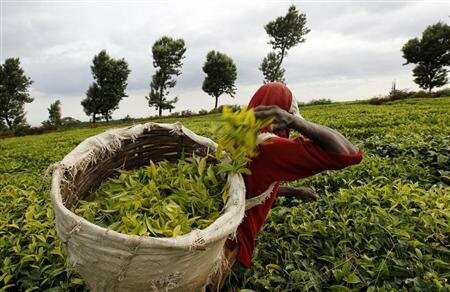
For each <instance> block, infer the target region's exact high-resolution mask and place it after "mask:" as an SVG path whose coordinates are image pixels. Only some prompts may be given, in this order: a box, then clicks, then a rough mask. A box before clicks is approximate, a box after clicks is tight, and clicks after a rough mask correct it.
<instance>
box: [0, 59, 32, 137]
mask: <svg viewBox="0 0 450 292" xmlns="http://www.w3.org/2000/svg"><path fill="white" fill-rule="evenodd" d="M32 83H33V81H32V80H31V79H30V78H29V77H27V76H26V75H25V72H24V71H23V69H22V68H21V67H20V60H19V58H8V59H6V60H5V63H4V64H0V121H2V123H3V124H6V125H7V126H8V128H9V129H10V130H14V129H15V128H16V127H17V126H20V125H25V124H26V119H25V109H24V105H25V103H30V102H32V101H33V98H31V97H30V94H29V92H28V88H29V87H30V85H31V84H32Z"/></svg>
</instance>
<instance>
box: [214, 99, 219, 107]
mask: <svg viewBox="0 0 450 292" xmlns="http://www.w3.org/2000/svg"><path fill="white" fill-rule="evenodd" d="M215 98H216V104H215V105H214V109H217V101H218V99H219V97H218V96H216V97H215Z"/></svg>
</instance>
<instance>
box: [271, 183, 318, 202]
mask: <svg viewBox="0 0 450 292" xmlns="http://www.w3.org/2000/svg"><path fill="white" fill-rule="evenodd" d="M278 196H283V197H293V198H297V199H299V200H302V201H317V199H318V198H319V196H318V195H317V194H316V192H315V191H314V190H313V189H311V188H308V187H299V188H292V187H285V186H281V187H280V188H279V189H278Z"/></svg>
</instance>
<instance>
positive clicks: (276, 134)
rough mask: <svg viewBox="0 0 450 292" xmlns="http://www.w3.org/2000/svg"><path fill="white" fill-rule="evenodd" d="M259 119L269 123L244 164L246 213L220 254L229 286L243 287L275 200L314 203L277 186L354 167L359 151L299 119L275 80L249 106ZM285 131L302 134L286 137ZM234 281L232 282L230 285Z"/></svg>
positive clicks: (305, 194) (303, 192) (308, 195)
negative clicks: (226, 265)
mask: <svg viewBox="0 0 450 292" xmlns="http://www.w3.org/2000/svg"><path fill="white" fill-rule="evenodd" d="M248 108H254V111H255V116H256V117H257V118H260V119H265V118H269V117H272V118H274V122H273V123H272V125H270V126H269V127H268V128H266V129H262V131H261V132H262V134H260V141H261V143H260V144H259V145H258V153H259V154H258V156H256V157H255V158H253V159H252V161H251V162H250V164H249V165H248V168H249V170H250V171H251V174H250V175H246V176H244V181H245V186H246V199H247V202H246V211H245V216H244V219H243V221H242V222H241V224H240V225H239V227H238V230H237V233H236V237H235V238H230V239H228V240H227V242H226V248H225V254H226V257H227V260H228V262H229V265H230V266H231V267H232V268H231V276H230V278H229V281H231V285H230V283H228V284H227V286H231V287H233V286H234V285H239V284H240V283H242V280H243V279H242V278H243V274H244V272H245V270H246V269H248V268H250V266H251V264H252V254H253V250H254V248H255V245H256V238H257V236H258V234H259V232H260V231H261V228H262V226H263V224H264V222H265V221H266V218H267V216H268V214H269V211H270V208H271V207H272V204H273V202H274V201H275V199H276V197H277V196H280V195H287V196H297V197H299V198H301V199H314V198H315V194H314V192H312V191H311V190H308V189H304V188H303V189H295V188H286V187H280V186H279V184H280V182H283V181H294V180H298V179H302V178H306V177H309V176H312V175H314V174H317V173H319V172H321V171H324V170H330V169H335V170H337V169H342V168H344V167H347V166H349V165H352V164H358V163H359V162H360V161H361V159H362V152H361V151H360V150H358V148H357V147H356V146H354V145H353V144H352V143H351V142H350V141H348V140H347V139H346V138H345V137H344V136H343V135H342V134H340V133H339V132H337V131H336V130H334V129H330V128H328V127H325V126H322V125H318V124H315V123H312V122H308V121H306V120H305V119H303V118H302V117H301V115H300V114H299V112H298V106H297V102H296V101H295V99H294V98H293V97H292V93H291V91H290V90H289V88H287V87H286V86H285V85H284V84H282V83H278V82H274V83H267V84H265V85H263V86H261V87H260V88H259V89H258V90H257V91H256V93H255V94H254V96H253V97H252V99H251V100H250V103H249V104H248ZM290 130H295V131H297V132H298V133H300V134H301V136H300V137H298V138H296V139H293V140H291V139H289V132H290ZM233 282H234V283H233Z"/></svg>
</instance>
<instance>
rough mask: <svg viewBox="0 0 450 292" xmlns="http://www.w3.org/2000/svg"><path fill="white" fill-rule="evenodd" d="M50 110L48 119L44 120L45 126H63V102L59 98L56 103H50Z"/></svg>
mask: <svg viewBox="0 0 450 292" xmlns="http://www.w3.org/2000/svg"><path fill="white" fill-rule="evenodd" d="M47 110H48V120H47V121H44V122H42V124H43V125H44V126H54V127H59V126H61V123H62V119H61V102H60V101H59V100H57V101H55V102H54V103H52V104H50V107H49V108H48V109H47Z"/></svg>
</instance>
